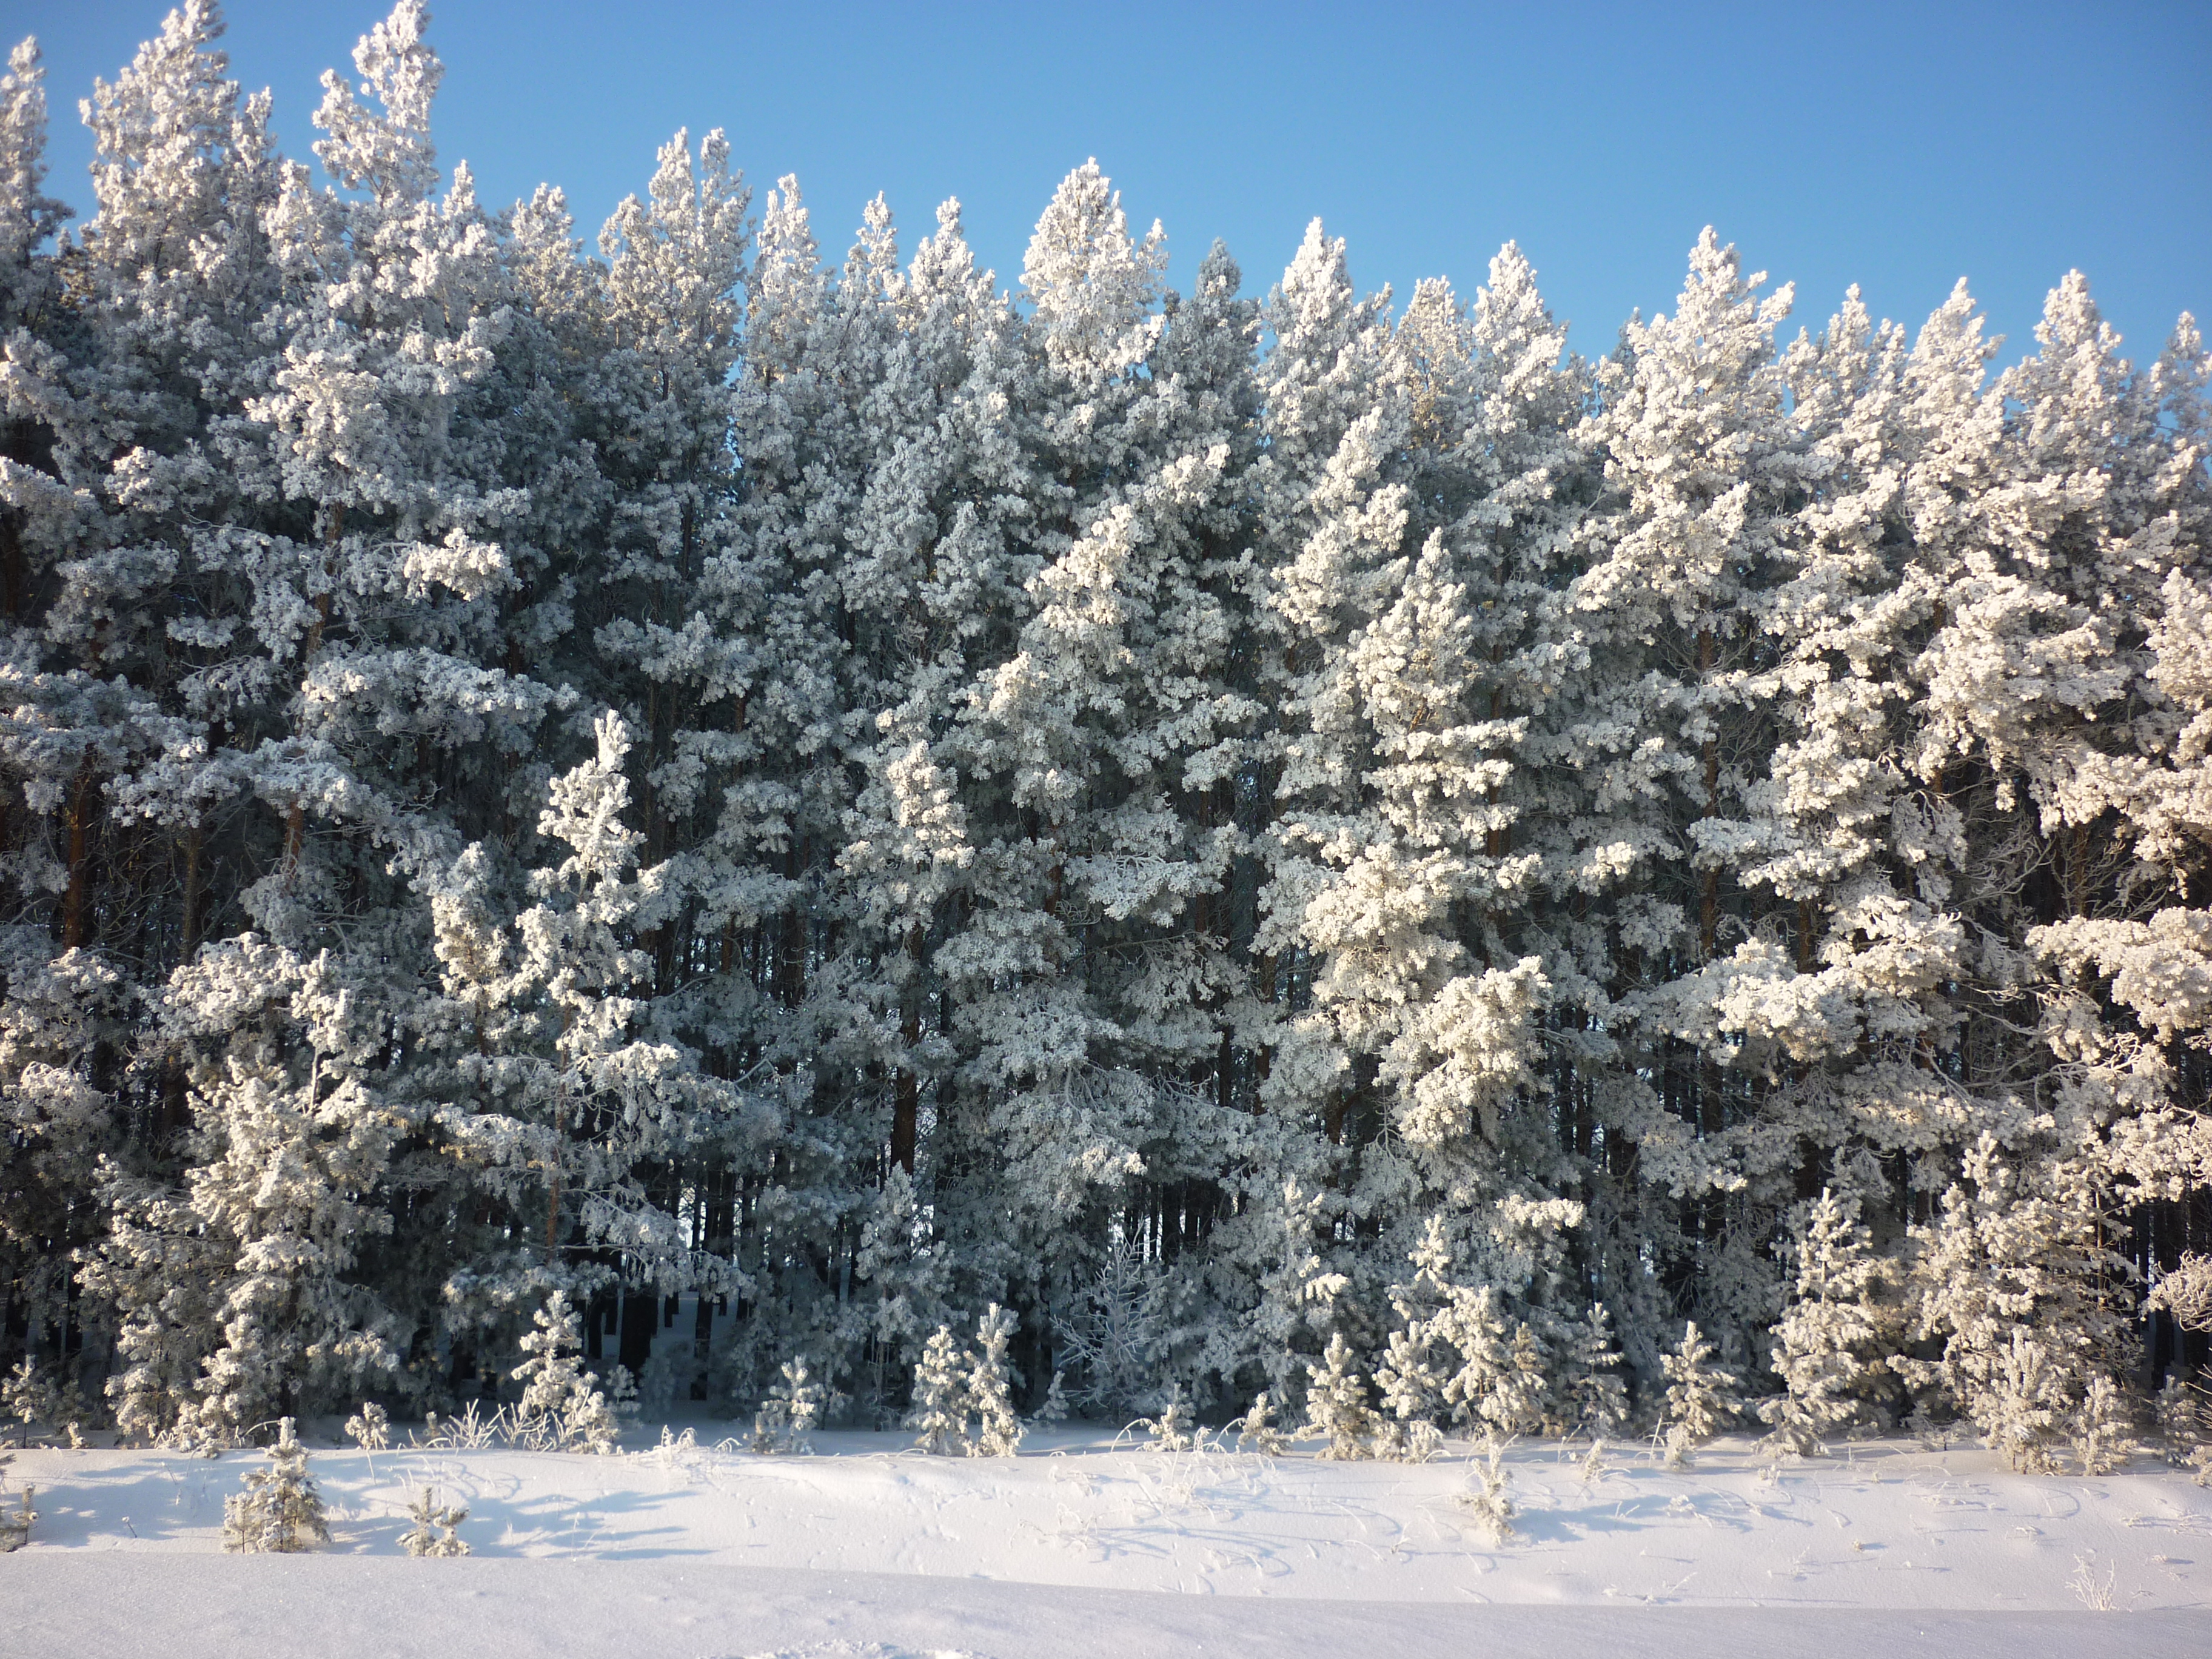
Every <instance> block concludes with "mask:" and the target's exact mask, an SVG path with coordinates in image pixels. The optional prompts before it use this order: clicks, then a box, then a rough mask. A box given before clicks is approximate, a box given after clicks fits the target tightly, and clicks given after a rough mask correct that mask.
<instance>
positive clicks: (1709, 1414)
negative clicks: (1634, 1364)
mask: <svg viewBox="0 0 2212 1659" xmlns="http://www.w3.org/2000/svg"><path fill="white" fill-rule="evenodd" d="M1714 1352H1715V1349H1714V1347H1713V1345H1712V1344H1711V1343H1710V1342H1708V1341H1707V1340H1705V1337H1704V1335H1703V1334H1701V1333H1700V1332H1699V1329H1698V1324H1697V1322H1696V1321H1695V1320H1692V1321H1691V1322H1689V1323H1688V1324H1687V1325H1686V1326H1685V1327H1684V1328H1683V1331H1682V1340H1681V1342H1680V1344H1679V1345H1678V1346H1676V1347H1675V1349H1674V1352H1672V1353H1670V1354H1668V1356H1667V1358H1666V1362H1665V1363H1666V1372H1667V1405H1666V1410H1665V1413H1664V1416H1663V1418H1662V1421H1663V1422H1664V1423H1665V1424H1666V1425H1668V1430H1669V1436H1668V1443H1669V1445H1670V1446H1675V1447H1681V1446H1701V1445H1703V1444H1704V1443H1705V1442H1706V1441H1708V1440H1711V1438H1712V1437H1714V1436H1715V1435H1717V1434H1718V1433H1719V1432H1720V1431H1721V1430H1722V1429H1723V1428H1724V1427H1725V1426H1726V1425H1728V1423H1729V1420H1730V1419H1732V1418H1734V1417H1735V1413H1736V1400H1735V1377H1734V1376H1730V1375H1729V1373H1728V1372H1726V1371H1724V1370H1720V1369H1718V1368H1717V1367H1716V1366H1715V1365H1714V1364H1713V1363H1712V1360H1713V1355H1714ZM1677 1437H1679V1438H1677Z"/></svg>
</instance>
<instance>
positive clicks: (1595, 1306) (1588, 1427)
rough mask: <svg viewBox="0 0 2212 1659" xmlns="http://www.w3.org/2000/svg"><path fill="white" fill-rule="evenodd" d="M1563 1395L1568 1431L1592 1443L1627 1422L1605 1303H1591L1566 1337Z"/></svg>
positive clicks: (1623, 1385) (1625, 1391)
mask: <svg viewBox="0 0 2212 1659" xmlns="http://www.w3.org/2000/svg"><path fill="white" fill-rule="evenodd" d="M1569 1341H1570V1346H1569V1348H1568V1353H1567V1382H1566V1395H1567V1402H1568V1409H1569V1411H1570V1412H1571V1413H1572V1419H1571V1425H1570V1428H1571V1431H1573V1432H1577V1433H1583V1434H1587V1435H1589V1437H1590V1438H1591V1439H1592V1441H1593V1442H1595V1441H1598V1440H1601V1439H1603V1438H1604V1437H1606V1436H1607V1435H1612V1434H1618V1433H1619V1432H1620V1431H1621V1430H1622V1429H1623V1428H1625V1427H1626V1425H1627V1423H1628V1387H1627V1384H1626V1383H1624V1382H1623V1381H1622V1380H1621V1378H1620V1375H1619V1372H1620V1349H1619V1348H1618V1347H1616V1346H1614V1344H1613V1330H1612V1325H1611V1322H1610V1316H1608V1315H1607V1312H1606V1309H1605V1304H1604V1303H1602V1302H1593V1303H1591V1304H1590V1305H1589V1312H1588V1313H1587V1314H1585V1315H1584V1316H1583V1319H1582V1321H1581V1322H1579V1323H1577V1325H1576V1326H1574V1328H1572V1331H1571V1334H1570V1338H1569Z"/></svg>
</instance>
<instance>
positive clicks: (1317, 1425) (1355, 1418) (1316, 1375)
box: [1302, 1331, 1380, 1459]
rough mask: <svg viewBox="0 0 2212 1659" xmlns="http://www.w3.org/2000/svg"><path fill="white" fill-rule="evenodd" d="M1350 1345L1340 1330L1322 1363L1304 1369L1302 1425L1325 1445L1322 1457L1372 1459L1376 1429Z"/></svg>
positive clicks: (1373, 1415) (1372, 1412)
mask: <svg viewBox="0 0 2212 1659" xmlns="http://www.w3.org/2000/svg"><path fill="white" fill-rule="evenodd" d="M1352 1358H1353V1356H1352V1345H1351V1344H1350V1343H1348V1342H1346V1340H1344V1333H1343V1332H1342V1331H1334V1332H1332V1333H1330V1334H1329V1339H1328V1348H1327V1349H1326V1350H1324V1351H1323V1352H1322V1363H1321V1364H1318V1365H1309V1366H1307V1367H1306V1425H1305V1428H1304V1430H1303V1431H1302V1432H1304V1433H1306V1434H1310V1435H1319V1436H1321V1437H1323V1438H1325V1439H1326V1440H1327V1441H1328V1445H1327V1446H1326V1447H1324V1448H1323V1449H1322V1454H1321V1455H1322V1456H1323V1457H1332V1458H1340V1459H1349V1458H1360V1457H1372V1456H1373V1455H1375V1433H1376V1429H1377V1428H1378V1427H1379V1426H1380V1425H1379V1423H1378V1422H1377V1420H1376V1415H1375V1411H1374V1408H1373V1407H1371V1406H1370V1405H1369V1404H1368V1401H1367V1379H1366V1378H1365V1377H1364V1376H1362V1375H1361V1374H1360V1371H1359V1368H1358V1366H1357V1365H1356V1364H1353V1363H1352Z"/></svg>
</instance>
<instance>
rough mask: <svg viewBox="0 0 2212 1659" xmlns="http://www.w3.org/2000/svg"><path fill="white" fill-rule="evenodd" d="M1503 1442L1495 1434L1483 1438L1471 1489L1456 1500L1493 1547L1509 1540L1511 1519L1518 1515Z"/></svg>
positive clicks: (1511, 1476)
mask: <svg viewBox="0 0 2212 1659" xmlns="http://www.w3.org/2000/svg"><path fill="white" fill-rule="evenodd" d="M1504 1454H1505V1447H1504V1443H1503V1442H1501V1441H1499V1440H1498V1437H1496V1436H1495V1435H1491V1436H1488V1437H1486V1438H1485V1440H1484V1442H1483V1449H1482V1457H1481V1459H1480V1461H1479V1462H1475V1463H1474V1464H1473V1465H1472V1466H1471V1473H1472V1474H1473V1475H1474V1490H1473V1491H1471V1492H1462V1493H1461V1494H1460V1497H1459V1501H1460V1504H1461V1506H1462V1508H1464V1509H1465V1510H1468V1513H1469V1514H1470V1515H1472V1516H1474V1523H1475V1525H1476V1526H1478V1527H1479V1528H1481V1529H1482V1531H1483V1532H1484V1533H1485V1534H1487V1535H1488V1537H1489V1539H1490V1541H1491V1542H1492V1543H1493V1544H1503V1543H1505V1542H1506V1541H1509V1540H1510V1539H1511V1538H1512V1536H1513V1535H1514V1526H1513V1522H1514V1519H1515V1517H1516V1516H1517V1515H1518V1514H1519V1512H1520V1511H1519V1510H1518V1509H1517V1508H1516V1505H1515V1504H1514V1502H1513V1471H1512V1470H1511V1469H1510V1468H1507V1467H1506V1466H1505V1463H1504Z"/></svg>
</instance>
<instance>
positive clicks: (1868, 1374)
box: [1758, 1188, 1888, 1457]
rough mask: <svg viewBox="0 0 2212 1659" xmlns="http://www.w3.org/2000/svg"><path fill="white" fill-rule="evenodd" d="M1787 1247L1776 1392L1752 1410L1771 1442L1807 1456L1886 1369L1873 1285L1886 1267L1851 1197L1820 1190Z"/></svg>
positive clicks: (1848, 1417)
mask: <svg viewBox="0 0 2212 1659" xmlns="http://www.w3.org/2000/svg"><path fill="white" fill-rule="evenodd" d="M1794 1253H1795V1255H1796V1262H1797V1276H1796V1291H1795V1293H1794V1294H1793V1295H1792V1297H1791V1298H1790V1306H1789V1309H1788V1310H1787V1311H1786V1312H1784V1315H1783V1316H1782V1322H1781V1323H1780V1324H1778V1325H1777V1326H1776V1327H1775V1328H1774V1334H1775V1339H1776V1345H1775V1354H1774V1370H1775V1373H1776V1374H1777V1375H1778V1376H1780V1377H1781V1379H1782V1387H1783V1390H1784V1392H1783V1393H1782V1395H1780V1396H1779V1397H1778V1398H1777V1399H1773V1400H1768V1401H1761V1402H1760V1403H1759V1407H1758V1410H1759V1420H1760V1421H1761V1422H1763V1423H1765V1424H1767V1425H1769V1426H1771V1428H1772V1429H1773V1431H1774V1433H1773V1435H1772V1436H1771V1441H1772V1443H1774V1444H1775V1445H1776V1446H1778V1447H1779V1448H1781V1449H1784V1450H1787V1451H1790V1452H1792V1453H1794V1454H1796V1455H1798V1456H1800V1457H1807V1456H1812V1455H1815V1454H1817V1453H1818V1452H1819V1451H1820V1449H1821V1444H1820V1438H1821V1437H1822V1436H1823V1435H1824V1434H1826V1433H1827V1432H1828V1431H1830V1430H1832V1429H1834V1428H1837V1427H1840V1426H1841V1425H1844V1424H1847V1423H1850V1422H1851V1421H1852V1420H1853V1419H1855V1418H1857V1417H1858V1416H1860V1415H1861V1414H1862V1413H1863V1412H1864V1411H1865V1410H1866V1409H1867V1406H1868V1404H1869V1401H1868V1399H1867V1394H1868V1389H1869V1383H1873V1382H1875V1381H1876V1380H1878V1379H1879V1378H1881V1377H1882V1376H1886V1375H1887V1371H1888V1366H1887V1358H1888V1355H1887V1353H1885V1352H1882V1348H1883V1347H1884V1346H1887V1345H1886V1344H1885V1343H1884V1340H1883V1339H1884V1337H1885V1335H1886V1334H1887V1333H1885V1331H1884V1329H1883V1327H1884V1325H1885V1324H1886V1323H1887V1319H1886V1318H1885V1313H1884V1310H1882V1309H1881V1308H1880V1307H1879V1306H1878V1305H1877V1304H1876V1302H1875V1291H1877V1289H1878V1288H1879V1287H1880V1286H1881V1285H1882V1284H1883V1282H1884V1281H1885V1280H1886V1279H1887V1278H1888V1273H1887V1267H1886V1264H1884V1263H1883V1262H1882V1261H1880V1260H1879V1259H1878V1258H1876V1257H1875V1255H1874V1254H1873V1252H1872V1250H1871V1249H1870V1246H1869V1237H1868V1234H1867V1231H1866V1229H1865V1228H1864V1227H1863V1226H1862V1225H1859V1220H1858V1202H1857V1200H1856V1199H1855V1198H1849V1197H1847V1198H1844V1199H1840V1200H1839V1199H1838V1198H1837V1197H1836V1195H1835V1194H1834V1193H1832V1191H1830V1190H1828V1189H1827V1188H1822V1189H1821V1193H1820V1197H1819V1198H1818V1199H1817V1200H1814V1203H1813V1205H1812V1207H1811V1208H1810V1209H1809V1210H1808V1211H1807V1212H1806V1214H1805V1219H1804V1222H1803V1225H1802V1227H1801V1228H1800V1230H1799V1231H1798V1235H1797V1238H1796V1244H1795V1252H1794Z"/></svg>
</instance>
